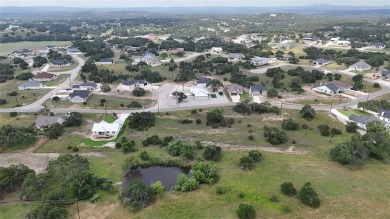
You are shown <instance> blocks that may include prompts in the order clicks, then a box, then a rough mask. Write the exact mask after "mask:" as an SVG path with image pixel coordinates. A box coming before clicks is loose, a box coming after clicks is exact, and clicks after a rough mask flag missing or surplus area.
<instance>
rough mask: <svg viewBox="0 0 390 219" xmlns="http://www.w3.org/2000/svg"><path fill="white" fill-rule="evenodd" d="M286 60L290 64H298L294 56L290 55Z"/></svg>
mask: <svg viewBox="0 0 390 219" xmlns="http://www.w3.org/2000/svg"><path fill="white" fill-rule="evenodd" d="M288 62H289V63H291V64H298V63H299V59H298V58H297V57H295V56H291V57H290V58H288Z"/></svg>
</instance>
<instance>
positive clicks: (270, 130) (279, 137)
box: [264, 126, 287, 145]
mask: <svg viewBox="0 0 390 219" xmlns="http://www.w3.org/2000/svg"><path fill="white" fill-rule="evenodd" d="M264 137H265V138H266V140H267V142H269V143H271V144H273V145H277V144H283V143H286V142H287V135H286V133H285V132H284V131H281V130H279V129H278V128H275V127H268V126H264Z"/></svg>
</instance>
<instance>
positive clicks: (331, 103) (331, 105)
mask: <svg viewBox="0 0 390 219" xmlns="http://www.w3.org/2000/svg"><path fill="white" fill-rule="evenodd" d="M332 107H333V96H332V102H330V109H329V112H332Z"/></svg>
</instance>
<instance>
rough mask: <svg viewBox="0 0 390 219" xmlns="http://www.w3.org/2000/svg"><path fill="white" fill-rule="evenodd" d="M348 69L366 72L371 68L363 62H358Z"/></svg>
mask: <svg viewBox="0 0 390 219" xmlns="http://www.w3.org/2000/svg"><path fill="white" fill-rule="evenodd" d="M348 68H349V69H350V70H356V71H368V70H370V69H371V68H372V66H371V65H369V64H367V63H366V62H364V61H359V62H357V63H355V64H353V65H350V66H349V67H348Z"/></svg>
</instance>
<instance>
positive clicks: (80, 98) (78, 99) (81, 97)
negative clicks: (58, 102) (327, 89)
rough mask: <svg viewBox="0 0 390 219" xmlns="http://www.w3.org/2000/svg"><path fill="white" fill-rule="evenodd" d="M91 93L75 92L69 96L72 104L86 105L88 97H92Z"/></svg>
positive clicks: (86, 91) (84, 91) (85, 91)
mask: <svg viewBox="0 0 390 219" xmlns="http://www.w3.org/2000/svg"><path fill="white" fill-rule="evenodd" d="M91 94H92V93H91V91H89V90H74V91H73V92H72V93H70V94H69V97H68V99H69V101H70V102H72V103H84V102H87V100H88V97H89V96H91Z"/></svg>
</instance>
